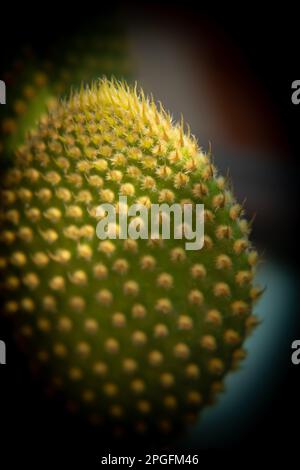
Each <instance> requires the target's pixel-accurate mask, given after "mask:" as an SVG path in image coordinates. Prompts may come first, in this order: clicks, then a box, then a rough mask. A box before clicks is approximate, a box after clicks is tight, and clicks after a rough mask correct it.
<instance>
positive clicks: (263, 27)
mask: <svg viewBox="0 0 300 470" xmlns="http://www.w3.org/2000/svg"><path fill="white" fill-rule="evenodd" d="M284 5H285V6H284V7H282V6H281V7H274V6H273V5H272V7H269V8H268V9H267V11H263V10H262V8H261V6H255V5H254V4H253V3H251V6H250V5H247V4H244V3H243V5H241V6H240V7H237V6H235V7H232V8H229V7H228V5H226V11H222V9H221V8H220V7H219V6H216V7H215V9H214V11H212V12H211V13H208V12H207V11H204V9H201V8H200V7H197V8H196V7H195V5H194V4H192V3H191V2H184V3H182V4H181V5H179V4H176V3H174V2H172V3H169V4H168V3H166V4H165V5H164V6H162V5H160V4H159V3H158V2H154V3H153V4H152V5H151V6H150V5H148V6H147V7H146V6H145V7H143V6H142V5H141V4H135V5H133V4H128V5H127V6H123V7H122V9H121V16H122V15H124V17H131V21H139V19H140V18H143V21H144V22H145V23H147V22H148V21H149V22H155V21H157V22H158V21H159V22H161V21H165V22H166V24H168V25H173V26H174V25H177V26H178V25H179V27H180V28H183V31H186V34H187V35H190V37H191V38H193V44H196V45H197V39H196V38H197V37H198V32H199V31H200V32H201V31H203V30H205V28H206V29H207V30H210V31H213V30H214V29H216V30H217V31H219V33H220V34H221V36H222V35H224V36H225V37H226V38H227V40H229V41H230V43H231V44H233V45H234V47H235V48H237V49H238V50H239V53H240V55H241V56H242V57H243V61H244V62H245V63H246V64H247V67H248V68H249V69H251V70H252V72H253V74H255V77H256V80H257V81H258V82H259V83H260V86H261V88H262V89H264V90H265V91H266V93H267V94H268V99H269V100H270V102H271V103H272V119H273V118H274V116H275V121H276V127H275V128H274V133H273V136H274V138H275V139H276V145H278V147H280V149H281V151H280V155H282V161H281V168H282V169H283V175H282V182H283V183H282V185H280V186H278V187H274V194H275V193H277V194H278V193H279V194H280V193H282V194H283V195H284V200H285V201H286V202H285V203H287V204H288V205H287V206H286V207H285V208H284V210H286V213H287V214H288V217H285V218H284V222H283V224H282V225H283V226H281V227H280V228H279V227H278V226H275V225H274V226H272V220H273V219H272V218H271V219H270V222H268V224H264V223H263V221H258V224H257V227H256V228H254V234H253V236H254V240H255V241H256V242H257V243H258V245H260V246H263V247H264V246H267V247H268V252H269V253H270V254H271V255H272V256H275V257H276V258H277V259H280V260H284V262H285V263H286V264H287V265H288V266H289V267H290V269H291V270H292V272H294V273H295V279H298V277H299V268H298V253H299V248H298V240H299V232H298V229H297V225H298V224H297V222H298V217H299V215H298V201H299V197H298V196H299V180H298V178H299V173H298V155H299V138H298V134H299V130H298V129H299V121H300V105H299V106H295V105H293V104H292V102H291V83H292V81H293V80H296V79H298V78H299V75H300V70H299V68H300V59H299V52H298V35H299V33H298V31H299V23H300V20H299V18H298V17H297V14H295V12H294V11H293V9H292V7H289V6H288V5H287V3H285V4H284ZM116 8H117V7H115V8H107V7H106V8H104V7H103V6H101V7H100V6H98V8H97V9H95V7H93V6H92V5H89V6H88V7H86V6H85V5H84V6H80V5H75V4H74V5H73V6H71V5H70V6H68V8H66V9H65V10H64V9H63V7H62V5H60V6H59V7H58V6H56V5H54V4H49V3H47V4H40V5H37V6H36V7H34V8H31V7H30V6H29V5H28V2H26V5H23V6H22V7H21V6H19V5H17V4H16V5H13V6H7V5H6V6H5V7H4V6H3V5H2V7H1V25H0V27H1V29H0V70H5V67H6V64H9V63H10V62H11V60H13V59H14V58H15V57H16V55H17V54H18V51H19V50H20V47H22V46H23V45H25V44H27V43H31V44H33V46H34V48H35V49H37V50H38V51H39V54H40V55H41V57H42V56H43V53H44V51H45V50H46V49H47V47H48V46H49V44H51V43H52V42H53V41H55V39H56V38H57V37H59V36H61V35H65V36H66V37H67V36H68V34H69V33H73V32H76V30H77V29H79V28H80V26H81V25H82V23H83V22H86V23H87V24H88V22H89V21H92V19H93V18H94V17H95V15H97V14H99V15H104V16H106V15H113V14H114V13H115V9H116ZM132 18H133V20H132ZM162 19H163V20H162ZM210 44H211V43H210V42H209V40H208V46H210ZM218 46H220V47H221V46H222V41H220V44H218ZM214 50H218V49H214ZM223 60H224V63H225V64H226V61H227V57H226V55H225V56H224V57H223ZM229 60H230V58H229V57H228V61H229ZM0 78H1V75H0ZM247 85H248V84H247V82H243V84H242V87H243V86H244V87H247ZM233 86H235V85H234V84H233ZM236 86H239V87H240V86H241V84H240V82H239V84H236ZM249 93H251V89H249ZM275 121H274V122H275ZM274 126H275V124H274ZM279 134H280V136H279ZM277 138H278V141H277ZM267 140H268V139H267ZM270 166H272V162H271V163H270ZM298 305H299V304H298ZM284 313H285V312H283V314H284ZM296 313H297V312H296ZM6 333H7V332H6V331H5V325H3V327H2V325H1V337H4V338H8V337H9V335H8V334H6ZM297 338H300V320H297V321H296V324H295V327H294V331H293V334H292V336H291V337H289V338H286V340H285V344H280V345H278V348H281V349H282V354H283V356H282V363H281V364H277V363H274V364H273V367H274V368H275V369H276V368H277V367H281V368H282V372H281V380H280V384H279V386H278V387H277V388H276V389H275V390H274V393H273V394H272V396H270V397H269V400H268V403H267V406H266V407H265V409H264V412H262V413H261V414H260V415H259V416H257V418H256V420H255V423H254V424H253V426H252V427H251V428H249V429H248V430H247V433H246V434H243V435H242V436H241V437H239V436H234V439H233V443H232V446H231V447H229V449H228V450H230V451H231V455H234V454H233V452H235V451H242V452H243V454H244V456H245V457H246V458H247V460H248V458H251V457H254V456H258V455H259V453H260V452H266V453H267V455H268V457H276V456H277V455H278V454H279V453H280V454H281V455H282V456H284V457H285V459H286V462H285V466H287V460H288V459H289V458H290V457H291V456H292V455H293V454H296V453H297V450H298V441H299V431H298V429H299V426H300V381H299V379H300V366H298V368H297V367H296V366H293V365H292V363H291V360H290V355H291V349H290V344H291V342H292V341H293V340H294V339H297ZM6 343H7V351H8V357H7V362H8V365H7V366H3V367H1V368H0V434H1V437H0V467H2V465H1V462H2V461H3V462H4V459H5V458H8V459H9V460H8V461H9V463H10V465H9V466H8V467H5V466H4V465H3V468H11V467H12V466H13V462H15V461H16V462H18V463H21V462H22V463H23V464H25V463H26V464H29V463H30V462H31V461H32V459H33V458H34V456H35V459H36V461H37V462H38V463H40V468H44V465H45V466H46V463H47V462H49V461H50V460H51V461H53V462H54V463H56V465H57V467H58V468H59V466H60V465H61V464H62V462H68V463H70V464H71V463H73V462H78V461H79V459H81V458H82V459H83V460H84V461H86V462H89V461H91V462H93V461H94V459H95V456H96V455H97V456H99V455H101V454H104V453H108V451H109V449H108V447H106V452H104V447H103V441H101V439H102V438H101V439H99V437H96V436H93V435H92V434H89V433H88V432H87V433H85V437H86V438H85V439H84V441H83V440H82V433H81V434H80V435H79V432H78V429H77V428H76V425H75V424H74V423H73V422H70V420H67V419H65V420H62V419H61V418H59V417H58V413H57V411H55V410H56V407H55V406H53V405H50V404H49V402H47V406H45V402H44V401H43V399H42V397H41V396H40V395H38V393H37V392H36V391H35V389H33V388H32V386H31V383H30V382H29V381H28V379H27V373H26V368H25V364H24V360H23V359H22V357H21V355H20V354H18V353H17V352H16V351H15V349H14V345H13V342H12V341H11V342H10V341H6ZM131 444H132V445H133V448H135V443H131ZM122 450H123V449H122V446H121V445H120V446H119V448H118V450H116V449H112V453H115V454H116V453H117V452H120V454H122ZM146 450H147V449H146ZM180 450H182V449H179V448H176V449H174V451H175V453H181V452H180ZM194 450H195V451H196V452H198V453H200V455H202V456H203V458H204V456H209V458H214V457H213V456H215V454H214V453H213V452H212V450H214V449H207V448H206V449H194ZM135 451H136V449H135ZM126 452H127V453H126ZM123 455H132V454H131V453H130V452H129V450H128V448H127V449H126V451H125V453H124V452H123ZM231 459H232V457H230V458H229V460H230V461H231ZM233 460H235V459H233ZM240 464H241V465H243V461H240ZM54 468H55V467H54Z"/></svg>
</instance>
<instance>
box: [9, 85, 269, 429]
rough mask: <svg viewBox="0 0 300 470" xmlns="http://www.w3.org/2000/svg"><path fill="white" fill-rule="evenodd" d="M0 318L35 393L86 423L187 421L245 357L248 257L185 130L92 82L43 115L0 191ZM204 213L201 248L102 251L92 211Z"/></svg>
mask: <svg viewBox="0 0 300 470" xmlns="http://www.w3.org/2000/svg"><path fill="white" fill-rule="evenodd" d="M3 185H4V189H3V191H2V197H1V199H2V206H3V209H2V212H1V221H2V230H1V257H0V267H1V270H2V285H3V288H4V301H3V310H4V313H5V315H7V316H8V317H11V318H12V320H14V329H15V331H16V332H17V334H18V341H19V343H20V344H21V345H22V347H23V349H24V351H26V352H27V354H28V357H29V360H30V361H31V362H33V363H34V365H35V367H36V368H37V370H39V374H40V375H41V376H42V377H44V380H45V383H46V384H47V385H48V386H50V387H51V388H53V389H57V390H60V391H61V393H62V394H63V395H64V397H65V400H66V404H67V405H68V407H69V408H70V409H72V410H73V411H76V412H78V413H79V414H80V415H81V416H85V417H87V418H88V419H89V420H91V421H92V422H93V423H97V424H99V425H103V426H106V429H107V428H109V429H112V430H114V429H120V428H123V429H125V430H130V432H131V431H133V432H139V433H142V434H145V435H147V433H148V432H153V433H158V434H159V433H160V432H161V433H167V434H168V433H172V432H173V430H174V429H176V430H181V429H184V428H185V427H186V425H187V424H189V423H192V422H194V421H195V419H197V415H198V412H199V411H200V410H201V409H202V408H203V407H205V406H206V405H208V404H211V403H212V402H213V401H214V398H215V396H216V394H217V393H218V392H219V391H221V390H222V381H223V378H224V376H225V375H226V374H227V373H228V372H229V371H231V370H233V369H235V368H236V367H237V365H238V363H239V361H240V360H241V359H242V358H243V357H244V356H245V351H244V349H243V348H242V345H243V342H244V340H245V337H246V335H247V334H248V333H249V332H250V331H251V330H252V328H253V326H255V325H256V323H257V320H256V318H255V316H254V315H253V313H252V308H253V303H254V302H255V301H256V299H257V298H258V296H259V294H260V289H259V287H255V286H254V285H253V275H254V268H255V265H256V262H257V253H256V251H254V249H253V248H252V247H251V243H250V242H249V239H248V233H249V226H248V224H247V222H246V220H245V219H244V218H243V208H242V207H241V206H240V205H239V204H238V203H237V202H236V201H235V199H234V196H233V194H232V191H231V189H230V187H229V184H228V182H227V181H226V179H224V178H223V177H222V176H218V174H217V170H216V168H215V167H214V165H213V163H212V161H211V156H210V155H209V154H207V153H205V152H203V151H202V150H201V149H200V148H199V146H198V145H197V142H196V139H195V138H194V137H193V136H191V135H190V133H189V131H187V132H184V128H183V124H181V125H179V124H174V123H172V119H171V117H170V115H169V114H168V113H166V112H165V111H164V110H163V109H162V107H160V108H159V109H158V108H157V106H156V105H155V103H154V101H153V100H152V99H148V98H145V96H144V94H143V93H142V92H137V90H136V88H135V89H131V88H129V87H128V86H127V85H126V84H123V83H119V82H117V81H108V80H102V81H100V83H97V84H94V85H92V86H91V88H90V89H86V90H82V91H80V92H79V93H76V94H73V95H72V96H71V97H70V99H69V100H68V101H66V102H64V103H61V104H60V106H58V107H55V108H54V109H53V110H52V111H51V112H50V113H49V114H48V115H47V116H46V117H44V118H43V119H42V120H41V121H40V123H39V125H38V126H37V128H36V129H35V130H34V131H33V132H31V133H30V134H29V136H28V138H27V140H26V142H25V144H24V145H23V146H21V147H20V148H19V150H18V151H17V154H16V162H15V165H14V167H13V168H10V169H9V170H8V171H7V173H6V174H5V175H4V181H3ZM119 194H121V195H126V196H127V198H128V203H129V204H132V203H134V202H139V203H141V204H143V205H145V206H146V207H149V205H150V204H151V203H162V202H166V203H174V202H178V203H181V204H184V203H187V202H188V203H192V204H196V203H203V204H204V207H205V242H204V247H203V248H202V249H201V250H198V251H186V250H185V249H184V244H185V240H174V239H171V240H132V239H128V240H119V239H116V240H99V239H98V238H97V236H96V233H95V229H96V224H97V220H98V219H97V216H96V207H97V206H98V205H99V204H101V203H103V202H110V203H112V204H116V205H117V201H118V197H119Z"/></svg>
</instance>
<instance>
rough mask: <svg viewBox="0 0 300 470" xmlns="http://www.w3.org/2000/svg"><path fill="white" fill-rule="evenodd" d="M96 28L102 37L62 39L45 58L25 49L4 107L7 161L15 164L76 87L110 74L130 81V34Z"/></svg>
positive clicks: (0, 147) (1, 129)
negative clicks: (29, 138) (34, 132)
mask: <svg viewBox="0 0 300 470" xmlns="http://www.w3.org/2000/svg"><path fill="white" fill-rule="evenodd" d="M96 26H97V29H98V30H99V29H100V32H98V33H97V34H91V33H90V32H86V34H83V33H82V32H81V34H80V35H79V36H75V37H71V38H70V39H69V40H68V41H67V43H66V41H65V40H64V39H62V40H61V41H59V44H54V45H53V47H52V49H53V50H50V51H48V52H47V53H46V54H45V57H46V58H45V57H44V58H43V60H40V59H39V58H38V57H37V56H36V54H35V53H34V51H33V50H32V49H31V48H28V47H27V48H25V50H24V51H23V52H22V54H21V56H20V58H19V60H16V61H15V62H14V63H13V64H12V66H11V67H10V68H9V69H8V71H7V72H6V73H5V74H4V78H5V81H6V83H7V85H8V88H9V93H10V95H9V100H8V103H7V105H6V106H5V107H1V109H0V121H1V122H0V156H1V157H2V159H3V158H4V161H7V162H9V159H10V158H11V155H13V153H14V151H15V150H16V149H17V148H18V146H19V145H21V144H23V142H24V139H25V136H26V133H27V131H29V130H30V129H32V128H33V127H34V126H35V124H36V121H38V120H39V119H40V117H41V116H42V115H43V114H45V113H46V112H47V110H48V108H51V107H53V106H55V105H56V104H57V102H58V98H61V97H64V96H65V94H66V93H68V90H69V89H70V88H71V87H75V88H76V87H78V86H79V85H80V84H84V83H89V82H90V81H91V80H94V79H97V78H99V77H101V76H104V75H105V76H106V77H111V76H114V77H118V78H127V79H128V72H129V68H130V67H129V60H128V54H127V53H126V48H127V45H126V40H125V37H124V34H123V33H122V31H121V30H120V28H118V32H117V31H115V30H114V29H115V28H114V27H113V25H110V24H106V23H104V24H102V26H101V25H95V27H96ZM60 43H63V44H64V46H63V48H61V46H60ZM61 49H62V50H61ZM57 50H59V52H60V53H59V55H58V53H57Z"/></svg>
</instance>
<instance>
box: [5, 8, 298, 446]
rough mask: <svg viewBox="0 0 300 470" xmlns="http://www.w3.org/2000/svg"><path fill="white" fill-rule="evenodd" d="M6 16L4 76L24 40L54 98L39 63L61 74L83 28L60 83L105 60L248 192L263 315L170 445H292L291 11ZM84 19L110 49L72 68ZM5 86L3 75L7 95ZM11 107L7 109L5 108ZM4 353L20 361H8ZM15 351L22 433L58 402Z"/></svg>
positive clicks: (12, 426)
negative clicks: (259, 257)
mask: <svg viewBox="0 0 300 470" xmlns="http://www.w3.org/2000/svg"><path fill="white" fill-rule="evenodd" d="M7 22H8V29H7V30H1V44H5V47H4V49H3V51H1V74H0V77H1V78H2V77H4V78H5V73H7V71H10V72H9V73H10V75H9V73H8V75H7V77H8V78H9V77H12V79H13V77H14V75H16V74H14V70H15V71H16V70H17V69H16V67H18V66H19V67H20V61H19V62H18V61H16V59H19V57H23V59H22V60H21V62H22V61H23V65H22V66H21V69H22V67H25V66H26V64H27V59H26V57H32V52H30V53H29V56H28V51H34V54H33V55H34V59H30V60H34V61H35V63H36V62H37V63H38V64H40V68H41V70H46V73H47V74H48V76H50V77H54V78H53V80H52V78H50V83H49V86H47V93H48V94H49V98H51V96H52V93H54V89H53V90H52V86H53V83H54V82H55V83H56V82H57V83H59V80H58V77H57V76H56V73H57V72H55V71H53V68H51V65H50V67H49V66H47V64H48V58H49V57H51V60H50V64H51V61H52V63H55V61H58V62H60V63H61V65H60V69H59V70H60V74H61V76H62V77H65V78H66V77H67V76H66V75H64V74H65V73H66V69H67V65H66V64H69V66H70V67H71V66H72V67H74V60H72V53H71V54H65V55H64V52H63V50H66V48H65V49H64V48H63V47H62V46H63V44H64V43H65V42H66V41H69V40H70V38H72V37H73V38H74V37H77V38H81V39H79V41H77V46H75V45H74V44H75V42H72V41H71V42H70V44H73V45H71V46H69V48H68V49H67V50H68V51H71V52H72V51H73V53H74V54H75V55H76V54H77V57H78V58H79V59H78V60H77V62H76V61H75V62H76V63H77V65H76V67H77V68H76V70H78V73H77V75H76V80H73V81H74V83H72V77H73V76H75V75H72V76H71V77H70V78H69V79H68V80H69V84H70V86H76V85H77V84H78V82H79V83H80V81H82V80H83V81H89V80H90V79H91V78H97V77H98V76H99V75H102V74H103V73H105V74H107V75H110V74H114V75H117V76H118V77H125V78H126V79H128V80H130V81H133V82H134V81H137V82H138V84H139V85H140V86H141V87H142V88H143V89H144V90H145V92H146V93H149V94H150V93H151V94H153V96H154V97H155V99H156V100H157V101H161V102H162V103H163V104H164V107H165V108H166V109H168V110H170V111H171V113H172V114H173V116H174V119H175V120H179V119H180V116H181V114H182V115H183V116H184V119H185V121H186V122H187V123H189V125H190V127H191V132H192V133H193V134H194V135H195V136H196V137H197V139H198V142H199V145H200V146H201V147H203V148H204V150H207V149H208V148H209V145H211V148H212V154H213V159H214V161H215V164H216V166H217V168H219V170H220V172H221V173H222V174H227V173H228V174H229V175H230V178H231V179H232V182H233V188H234V192H235V195H236V196H237V198H238V200H239V201H245V208H246V212H247V214H248V218H249V219H252V218H253V219H254V222H253V233H252V240H253V242H254V244H255V245H256V246H257V247H258V249H259V251H260V252H261V253H263V262H262V264H261V267H260V269H259V272H258V281H259V282H260V283H261V284H263V285H265V286H266V293H265V295H264V297H263V299H262V301H261V302H260V303H259V304H258V306H257V314H258V315H259V316H260V318H261V319H262V320H263V321H262V325H261V326H260V328H258V329H257V331H256V332H255V333H254V335H253V336H252V337H251V338H250V339H249V340H248V342H247V343H246V347H247V349H248V351H249V355H248V359H247V360H246V361H245V363H244V364H243V367H242V370H241V371H240V372H239V373H238V374H234V375H232V376H230V375H229V377H228V380H226V391H225V393H224V394H223V395H222V397H220V400H219V403H218V405H217V406H215V407H213V408H211V409H207V410H206V411H205V413H204V414H203V416H202V419H201V421H200V422H199V423H198V424H197V426H196V427H195V428H194V429H192V430H191V432H190V434H189V436H188V437H187V438H185V439H184V440H183V441H180V442H179V443H178V444H177V449H181V450H182V449H196V450H197V449H201V450H209V449H215V448H216V449H221V448H241V449H248V447H249V441H250V440H251V441H252V442H253V443H255V444H253V445H255V446H256V448H260V447H266V446H267V442H266V436H267V437H268V440H269V441H270V442H271V443H272V446H274V445H276V444H279V443H281V442H282V439H283V436H284V435H285V434H286V432H287V430H289V432H290V434H289V440H290V445H291V446H292V445H293V443H296V435H294V433H293V432H292V429H291V424H290V420H291V419H293V418H294V421H296V417H299V419H300V404H299V405H298V395H299V390H300V388H299V384H298V381H297V375H298V377H300V368H299V371H298V370H297V368H295V366H292V364H291V360H290V356H291V347H290V346H291V343H292V341H293V340H294V339H297V337H298V338H299V337H300V329H299V326H300V322H299V297H298V291H299V288H298V285H299V265H298V247H297V242H298V230H297V226H298V224H297V219H298V213H297V205H298V200H299V199H298V195H299V194H298V193H299V184H298V181H299V173H298V150H299V143H298V121H299V117H300V106H299V109H297V107H296V106H294V105H293V104H292V103H291V83H292V81H293V80H295V79H297V78H299V76H298V75H297V73H298V72H299V70H297V63H296V62H295V60H294V57H295V52H296V50H295V48H296V46H295V44H296V42H295V38H296V26H297V25H296V20H293V18H291V17H290V14H289V12H288V11H286V12H284V11H279V10H278V11H276V10H275V9H274V10H273V12H272V18H270V15H269V13H266V14H264V12H263V11H262V10H261V9H255V8H254V7H253V11H249V10H248V9H247V8H246V7H245V9H242V8H241V9H240V11H239V10H236V11H235V15H233V14H231V12H230V11H228V10H227V11H226V12H223V11H222V10H221V9H217V8H216V9H215V11H213V12H212V13H210V14H209V13H208V12H206V11H204V10H203V9H202V8H200V7H198V8H196V7H195V6H194V5H193V4H192V3H191V2H185V3H184V4H183V3H182V4H176V2H175V3H172V4H168V3H166V4H159V3H158V2H153V3H151V4H148V5H147V6H145V5H142V4H140V3H139V4H134V3H129V4H126V5H123V6H120V7H119V6H117V5H116V6H115V7H114V8H106V9H101V8H98V9H97V10H95V11H93V12H91V11H89V12H88V11H85V10H84V11H80V12H79V11H70V10H68V12H60V13H59V14H58V12H57V10H54V11H48V12H47V15H44V14H42V13H40V12H39V13H38V16H34V17H33V16H32V15H31V12H30V10H26V11H25V13H24V15H22V14H19V16H18V17H17V18H16V17H15V15H14V13H13V12H11V11H8V12H7ZM294 22H295V24H294ZM92 31H93V32H94V33H95V37H96V38H97V35H98V36H99V37H100V38H102V39H103V34H104V33H105V37H106V38H107V37H108V36H109V38H110V40H109V41H110V44H111V38H112V39H113V38H114V35H115V34H116V31H117V32H118V33H117V36H116V41H115V46H114V48H113V51H114V52H113V53H111V52H110V55H109V56H108V55H107V54H106V53H105V52H104V53H103V48H102V49H101V47H100V49H99V50H97V47H94V46H93V49H92V57H90V58H89V60H88V61H87V62H88V64H89V68H88V72H87V73H86V75H82V70H87V66H86V65H85V66H84V64H83V62H82V60H86V57H85V55H84V54H83V53H82V51H81V49H80V44H81V42H82V41H85V40H86V38H87V37H89V36H90V35H91V32H92ZM120 31H121V34H120ZM107 35H108V36H107ZM93 37H94V36H93ZM96 42H97V40H96ZM93 44H95V43H93ZM29 45H30V48H28V46H29ZM78 45H79V49H78ZM72 48H73V50H72ZM99 51H100V52H99ZM101 51H102V52H101ZM110 51H111V50H110ZM116 51H117V52H116ZM24 54H25V59H24ZM74 54H73V55H74ZM101 54H102V55H101ZM100 55H101V57H100ZM65 57H67V60H66V59H65ZM99 57H100V58H101V60H100V61H98V62H97V58H98V59H99ZM83 58H84V59H83ZM95 58H96V61H95V60H94V61H93V59H95ZM68 61H69V62H68ZM78 61H79V62H78ZM120 63H121V65H120ZM18 64H19V65H18ZM70 64H71V65H70ZM72 64H73V65H72ZM116 64H117V66H118V68H117V70H116ZM71 70H74V68H73V69H71ZM51 74H52V75H51ZM67 78H68V77H67ZM51 80H52V81H51ZM57 83H56V86H57ZM16 86H17V85H16ZM54 88H55V87H54ZM11 89H13V87H12V88H11ZM14 89H16V88H14ZM65 92H67V90H61V93H62V94H63V93H65ZM10 93H12V92H11V91H10V87H8V96H7V102H10ZM11 113H12V116H13V117H12V119H14V120H16V118H15V116H14V110H12V111H11ZM23 127H24V126H23ZM2 131H3V130H2ZM3 328H5V326H3ZM2 331H3V329H2V330H1V332H2ZM12 360H14V361H16V367H14V366H13V365H11V362H12ZM12 360H10V367H9V370H8V368H7V370H6V371H5V374H7V377H5V374H4V373H2V368H1V371H0V372H1V376H3V377H0V379H1V380H2V379H3V384H4V385H3V387H2V388H1V394H3V395H2V396H3V398H2V400H3V402H5V403H7V407H8V408H7V410H8V411H7V412H6V413H5V418H4V420H5V423H6V429H7V433H8V435H9V436H11V437H12V436H15V433H21V434H22V433H24V430H25V429H26V426H27V423H28V420H29V419H32V409H33V408H32V407H34V409H35V410H36V415H37V416H36V417H34V419H33V422H34V426H35V428H36V430H38V429H39V426H40V421H39V420H41V419H42V420H46V422H48V423H49V429H54V428H55V429H56V423H55V419H56V418H57V417H56V416H55V412H53V410H52V409H50V410H48V411H47V410H46V411H45V410H44V408H43V405H42V402H41V401H39V400H40V399H39V397H37V396H36V395H34V393H32V391H31V389H30V384H28V383H27V381H26V377H25V374H24V373H23V372H22V366H21V364H22V358H20V357H18V355H17V353H16V356H15V357H14V358H12ZM12 382H15V383H16V384H17V387H16V390H18V393H14V392H11V383H12ZM20 390H22V393H20ZM8 397H9V398H8ZM33 403H34V405H33ZM26 410H27V411H26ZM53 413H54V414H53ZM47 420H48V421H47ZM63 429H64V430H66V429H68V428H63ZM57 432H58V435H59V431H57V429H56V431H55V433H57ZM36 434H37V433H35V436H36ZM7 440H9V438H7ZM64 444H65V445H67V444H66V442H64ZM70 445H71V444H70Z"/></svg>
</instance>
